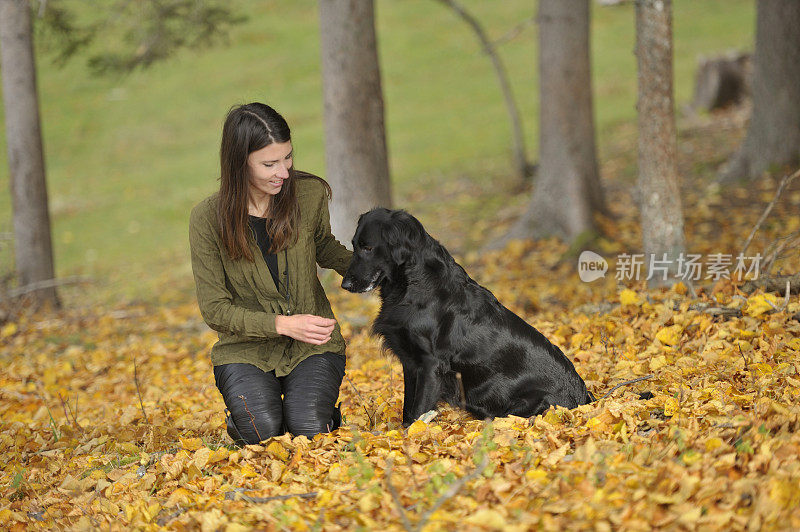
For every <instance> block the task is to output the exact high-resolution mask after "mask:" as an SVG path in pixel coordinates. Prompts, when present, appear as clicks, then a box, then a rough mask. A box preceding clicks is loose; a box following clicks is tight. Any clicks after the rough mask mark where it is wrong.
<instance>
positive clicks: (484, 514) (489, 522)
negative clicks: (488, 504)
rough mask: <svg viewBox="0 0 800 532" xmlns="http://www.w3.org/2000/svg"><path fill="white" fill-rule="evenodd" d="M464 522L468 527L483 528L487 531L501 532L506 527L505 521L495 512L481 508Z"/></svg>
mask: <svg viewBox="0 0 800 532" xmlns="http://www.w3.org/2000/svg"><path fill="white" fill-rule="evenodd" d="M466 522H467V523H469V524H470V525H476V526H485V527H487V528H489V529H494V530H501V529H503V528H504V527H505V526H506V520H505V518H504V517H503V515H502V514H501V513H500V512H498V511H497V510H492V509H489V508H483V509H481V510H478V511H477V512H475V513H474V514H472V515H471V516H469V517H467V519H466Z"/></svg>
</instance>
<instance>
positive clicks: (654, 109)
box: [636, 0, 685, 287]
mask: <svg viewBox="0 0 800 532" xmlns="http://www.w3.org/2000/svg"><path fill="white" fill-rule="evenodd" d="M636 57H637V61H638V67H639V103H638V106H637V110H638V115H639V202H640V205H639V208H640V211H641V219H642V241H643V248H644V253H645V259H646V262H645V269H646V270H647V271H650V272H651V274H652V273H653V270H652V268H651V264H653V263H652V262H651V261H653V260H655V261H658V262H659V264H658V266H659V267H660V268H663V267H666V271H667V278H666V279H664V276H663V275H661V274H654V275H652V277H651V278H650V279H649V281H648V285H649V286H650V287H655V286H662V285H665V284H670V283H672V282H674V281H675V279H674V277H673V276H674V275H676V273H677V268H678V258H679V256H680V255H681V254H683V253H684V251H685V244H684V236H683V208H682V206H681V196H680V187H679V184H678V169H677V164H676V160H675V153H676V135H675V109H674V99H673V92H672V1H671V0H637V1H636ZM665 258H666V263H664V262H661V261H662V260H663V259H665Z"/></svg>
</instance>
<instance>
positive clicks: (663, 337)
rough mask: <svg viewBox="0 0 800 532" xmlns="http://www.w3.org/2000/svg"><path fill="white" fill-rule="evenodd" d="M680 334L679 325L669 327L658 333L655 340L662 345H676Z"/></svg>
mask: <svg viewBox="0 0 800 532" xmlns="http://www.w3.org/2000/svg"><path fill="white" fill-rule="evenodd" d="M681 332H682V328H681V326H680V325H671V326H669V327H664V328H663V329H661V330H660V331H658V332H657V333H656V339H657V340H658V341H659V342H661V343H662V344H664V345H677V344H678V343H679V342H680V339H681Z"/></svg>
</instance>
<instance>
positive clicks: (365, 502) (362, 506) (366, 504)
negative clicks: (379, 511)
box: [358, 493, 381, 513]
mask: <svg viewBox="0 0 800 532" xmlns="http://www.w3.org/2000/svg"><path fill="white" fill-rule="evenodd" d="M380 506H381V505H380V502H379V501H378V498H377V497H376V496H375V494H373V493H367V494H366V495H364V496H363V497H360V498H359V499H358V509H359V510H361V511H362V512H364V513H368V512H371V511H372V510H374V509H376V508H380Z"/></svg>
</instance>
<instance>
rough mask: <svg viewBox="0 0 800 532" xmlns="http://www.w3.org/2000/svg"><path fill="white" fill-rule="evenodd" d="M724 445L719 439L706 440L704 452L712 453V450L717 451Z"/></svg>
mask: <svg viewBox="0 0 800 532" xmlns="http://www.w3.org/2000/svg"><path fill="white" fill-rule="evenodd" d="M723 445H724V442H723V441H722V439H720V438H709V439H707V440H706V451H709V452H711V451H713V450H714V449H718V448H720V447H722V446H723Z"/></svg>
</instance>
